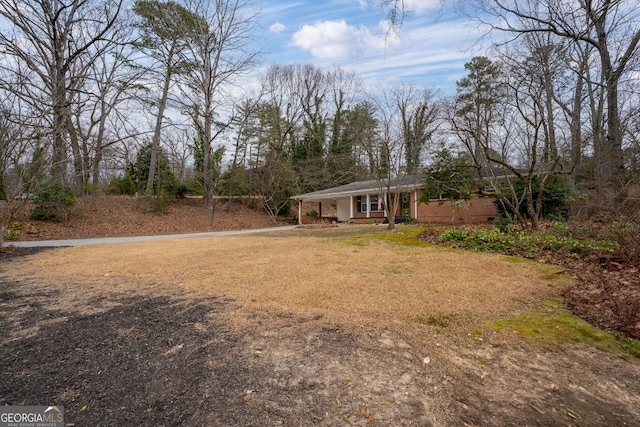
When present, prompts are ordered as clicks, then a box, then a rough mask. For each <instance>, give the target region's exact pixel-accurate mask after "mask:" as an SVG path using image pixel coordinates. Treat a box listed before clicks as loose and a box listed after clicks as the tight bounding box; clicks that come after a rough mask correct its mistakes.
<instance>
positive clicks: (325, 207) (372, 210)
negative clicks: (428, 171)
mask: <svg viewBox="0 0 640 427" xmlns="http://www.w3.org/2000/svg"><path fill="white" fill-rule="evenodd" d="M380 184H382V185H380ZM423 185H424V176H423V175H411V176H405V177H402V178H401V179H399V180H398V179H395V178H393V179H392V180H391V185H387V182H381V183H380V182H379V181H377V180H371V181H359V182H354V183H350V184H346V185H342V186H339V187H333V188H328V189H326V190H320V191H314V192H311V193H305V194H299V195H297V196H294V197H292V199H294V200H297V201H298V223H299V224H312V223H320V222H327V221H338V222H369V221H380V222H383V221H385V219H386V218H387V217H388V215H389V213H388V212H387V211H386V210H385V203H384V201H385V199H386V200H387V201H388V202H392V201H393V198H395V197H400V201H399V207H398V210H397V211H396V212H395V213H394V215H395V217H396V218H398V217H401V218H405V219H406V218H415V213H416V212H417V210H418V198H419V190H420V188H422V186H423ZM381 187H382V188H381ZM309 203H313V204H315V206H316V207H317V208H315V207H314V209H315V210H316V211H317V213H318V216H308V215H306V208H305V207H303V204H304V206H307V207H308V206H309ZM390 205H391V203H388V204H387V206H390ZM328 212H331V213H330V214H328Z"/></svg>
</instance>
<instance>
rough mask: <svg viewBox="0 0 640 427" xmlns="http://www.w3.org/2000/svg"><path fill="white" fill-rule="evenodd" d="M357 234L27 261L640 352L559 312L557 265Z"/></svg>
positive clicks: (455, 328) (44, 272)
mask: <svg viewBox="0 0 640 427" xmlns="http://www.w3.org/2000/svg"><path fill="white" fill-rule="evenodd" d="M351 230H353V232H350V231H349V229H346V231H345V229H342V230H331V229H328V230H327V231H326V232H323V230H313V231H311V232H306V230H305V231H303V230H301V231H302V233H299V234H296V232H292V233H289V235H287V236H277V235H276V234H273V235H265V236H250V237H249V236H228V237H215V238H199V239H184V240H166V241H154V242H145V243H132V244H118V245H104V246H94V247H81V248H64V249H59V250H56V251H51V252H46V253H42V254H39V255H38V256H36V257H34V258H32V259H31V260H30V261H29V266H28V267H26V266H25V268H29V269H30V270H34V269H35V270H37V271H38V274H39V275H41V276H43V277H46V278H47V280H52V281H63V280H66V281H68V282H69V283H73V280H72V277H74V276H81V277H84V278H85V279H86V278H92V279H95V280H94V281H95V283H96V286H100V284H99V283H100V281H101V278H103V279H106V278H114V277H117V278H119V279H122V278H125V279H126V280H118V283H128V284H129V285H128V286H130V287H132V288H138V287H141V286H144V287H149V288H153V287H155V286H157V287H167V286H168V287H176V288H179V289H182V290H188V291H195V292H197V293H205V294H216V295H224V296H226V297H229V298H233V299H234V300H236V301H238V302H239V303H240V304H241V306H242V307H244V308H245V309H246V310H251V311H254V310H266V311H268V312H271V313H272V314H276V315H277V314H278V313H280V314H283V315H284V314H286V315H287V316H291V315H293V314H296V315H301V316H315V317H317V318H324V319H325V320H326V321H328V322H342V323H347V324H359V323H363V322H366V323H372V322H377V323H385V324H398V322H399V323H400V324H403V325H405V326H406V327H410V326H411V325H414V326H416V327H425V326H427V327H436V328H439V329H442V330H446V331H447V333H450V334H454V335H455V334H460V333H465V334H467V333H468V331H469V330H472V331H476V329H478V325H482V324H485V322H490V324H491V327H492V329H493V330H494V331H498V332H499V331H504V330H513V331H516V332H518V334H519V335H520V336H521V337H523V338H524V339H525V340H529V341H531V342H534V343H538V344H542V345H546V346H552V345H560V344H563V343H567V342H568V343H573V342H580V343H584V344H587V345H593V346H596V347H599V348H604V349H607V350H609V351H620V349H624V350H625V351H627V352H629V353H631V354H633V355H636V356H638V355H640V344H638V342H636V341H633V340H622V339H619V338H617V337H616V336H614V335H611V334H608V333H606V332H603V331H601V330H598V329H596V328H594V327H592V326H590V325H589V324H588V323H586V322H584V321H582V320H580V319H579V318H577V317H575V316H573V315H571V314H570V313H569V312H568V311H566V310H564V309H562V308H560V305H559V304H558V302H557V300H556V299H554V298H556V296H557V295H558V294H559V291H560V289H561V288H562V287H563V286H564V285H566V284H567V283H569V282H570V278H569V277H568V276H566V275H564V274H562V272H563V271H564V270H563V269H562V268H559V267H556V266H552V265H547V264H541V263H536V262H532V261H525V260H522V259H521V258H516V257H508V256H498V255H494V254H487V253H478V252H466V251H460V250H450V249H442V248H439V247H437V246H434V245H432V244H429V243H425V242H423V241H421V240H419V239H418V238H417V237H416V236H417V234H419V232H420V229H419V228H418V227H412V226H406V227H400V228H399V230H398V231H397V232H388V231H386V230H384V229H382V228H379V227H366V228H354V229H351ZM85 282H86V281H85ZM122 286H123V285H120V288H119V289H118V290H119V291H121V290H122ZM73 291H74V290H72V289H70V292H73ZM76 291H78V292H81V290H76ZM541 301H552V303H549V302H547V303H544V304H543V305H541V304H542V303H541ZM245 318H246V316H245ZM491 319H502V320H491ZM474 328H475V329H474ZM480 329H481V328H480ZM476 332H477V331H476ZM476 332H474V334H475V335H477V334H476Z"/></svg>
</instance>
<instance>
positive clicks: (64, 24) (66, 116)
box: [0, 0, 123, 180]
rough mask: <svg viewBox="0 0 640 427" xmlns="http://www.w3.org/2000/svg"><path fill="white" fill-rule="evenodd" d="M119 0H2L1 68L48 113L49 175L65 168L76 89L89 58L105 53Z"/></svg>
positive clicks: (77, 97) (20, 91) (24, 95)
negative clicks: (4, 27)
mask: <svg viewBox="0 0 640 427" xmlns="http://www.w3.org/2000/svg"><path fill="white" fill-rule="evenodd" d="M122 3H123V0H67V1H63V0H21V1H17V0H6V1H2V2H0V16H1V17H2V18H4V19H6V20H7V22H8V23H9V24H10V25H11V29H10V30H9V31H3V32H2V33H0V52H2V53H3V54H4V55H5V56H6V57H7V59H8V60H7V61H5V62H4V63H3V65H1V66H0V67H2V71H3V73H5V74H8V75H14V76H16V77H15V78H14V79H13V80H14V81H17V80H22V81H23V82H24V83H25V84H22V85H20V86H19V87H14V88H13V90H15V91H18V92H16V93H15V95H16V96H17V97H20V98H21V99H23V101H25V102H28V103H29V104H30V107H31V109H32V111H33V112H32V114H34V115H36V114H39V115H41V116H42V117H46V118H47V119H48V124H47V126H46V133H47V136H48V137H49V138H50V140H51V147H52V168H53V176H54V177H55V178H56V179H59V180H64V179H65V178H66V171H67V159H68V153H67V146H68V142H69V141H68V138H72V137H73V133H74V132H75V130H76V129H73V128H71V126H72V122H71V114H72V111H73V109H74V108H80V105H79V102H80V98H81V96H80V94H81V92H80V91H81V89H82V87H83V84H84V82H85V80H86V78H87V76H88V74H89V67H90V64H91V63H92V62H93V59H95V58H97V57H99V56H100V55H102V54H103V46H104V45H102V46H101V45H99V44H98V42H99V41H103V40H112V39H111V34H110V32H111V30H112V28H113V26H114V24H115V23H116V21H117V19H118V17H119V15H120V11H121V8H122Z"/></svg>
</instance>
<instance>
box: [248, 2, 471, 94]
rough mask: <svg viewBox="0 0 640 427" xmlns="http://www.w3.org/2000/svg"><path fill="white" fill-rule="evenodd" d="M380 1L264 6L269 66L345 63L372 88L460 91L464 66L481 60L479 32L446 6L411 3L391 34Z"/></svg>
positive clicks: (261, 17)
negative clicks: (399, 85) (408, 86)
mask: <svg viewBox="0 0 640 427" xmlns="http://www.w3.org/2000/svg"><path fill="white" fill-rule="evenodd" d="M374 2H375V0H372V1H371V0H316V1H313V0H302V1H287V0H272V1H266V0H258V1H257V2H256V3H255V4H256V5H257V6H258V7H259V8H260V9H261V12H260V15H259V17H258V21H259V23H260V25H261V27H262V28H261V30H262V31H263V32H264V37H265V38H264V42H265V43H266V49H265V54H264V56H263V59H264V63H265V66H266V65H269V64H271V63H293V62H297V63H311V64H314V65H317V66H321V67H324V66H331V65H339V66H340V67H341V68H344V69H346V70H353V71H356V72H357V74H358V75H359V76H360V77H361V78H362V79H363V80H364V81H365V82H366V83H367V84H370V85H373V86H376V85H380V84H382V85H393V84H397V83H400V82H406V83H415V84H418V85H425V86H431V87H434V88H437V89H440V90H441V91H442V93H443V94H445V95H449V94H453V93H455V81H456V80H458V79H460V78H461V77H463V76H464V75H465V70H464V64H465V63H466V62H468V61H469V60H470V59H471V58H472V57H473V56H475V55H479V54H482V51H481V50H480V48H481V47H480V46H476V45H475V42H476V41H477V40H478V39H479V36H480V32H479V30H477V29H476V28H475V25H474V24H473V23H472V22H471V21H470V20H469V19H468V18H466V17H463V16H461V15H458V14H456V13H455V12H454V11H453V10H452V9H451V8H448V7H445V8H443V7H442V5H441V2H440V0H405V4H407V5H408V6H409V7H410V8H411V9H412V12H411V14H410V15H409V16H408V17H407V18H406V19H405V21H404V24H403V26H402V28H401V30H400V33H399V35H398V36H393V35H391V36H388V33H387V31H386V30H387V25H386V23H385V22H386V11H385V10H384V9H382V8H380V7H376V6H374V5H373V3H374Z"/></svg>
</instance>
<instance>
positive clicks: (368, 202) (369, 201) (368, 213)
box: [367, 194, 371, 218]
mask: <svg viewBox="0 0 640 427" xmlns="http://www.w3.org/2000/svg"><path fill="white" fill-rule="evenodd" d="M367 218H371V196H370V195H369V194H367Z"/></svg>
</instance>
